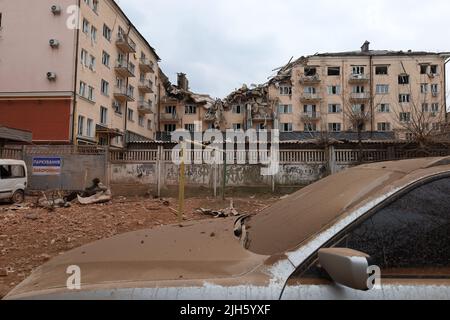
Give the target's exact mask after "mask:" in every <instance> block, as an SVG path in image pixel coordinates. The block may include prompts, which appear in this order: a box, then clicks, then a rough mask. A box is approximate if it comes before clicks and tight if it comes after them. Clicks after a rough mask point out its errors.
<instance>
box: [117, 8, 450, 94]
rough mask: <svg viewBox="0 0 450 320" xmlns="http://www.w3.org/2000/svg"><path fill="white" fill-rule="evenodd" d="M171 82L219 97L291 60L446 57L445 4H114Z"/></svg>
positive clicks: (448, 40)
mask: <svg viewBox="0 0 450 320" xmlns="http://www.w3.org/2000/svg"><path fill="white" fill-rule="evenodd" d="M118 2H119V4H120V5H121V7H122V8H123V9H124V11H125V12H126V13H127V15H128V16H129V18H130V19H131V20H132V21H133V23H134V24H135V25H136V27H137V28H138V29H139V30H140V31H141V32H142V34H143V35H144V36H145V37H146V38H147V40H148V41H149V42H150V44H151V45H152V46H154V47H155V49H156V51H157V53H158V54H159V56H160V57H161V59H162V61H161V67H162V69H163V71H164V72H165V73H166V74H167V75H168V76H169V78H170V79H171V81H172V82H176V73H177V72H185V73H187V75H188V77H189V81H190V87H191V89H192V90H194V91H196V92H200V93H208V94H211V95H212V96H213V97H221V98H222V97H224V96H226V95H227V94H228V93H230V92H231V91H232V90H234V89H235V88H238V87H241V86H242V84H243V83H246V84H249V85H250V84H252V83H263V82H265V81H266V80H267V77H269V76H270V75H271V74H272V70H273V69H274V68H276V67H279V66H281V65H284V64H285V63H286V62H288V60H289V59H290V58H291V57H292V56H294V57H295V58H297V57H300V56H302V55H309V54H314V53H317V52H333V51H347V50H357V49H359V48H360V47H361V45H362V43H363V42H364V41H365V40H369V41H370V42H371V48H372V49H393V50H408V49H412V50H427V51H450V36H449V35H450V32H449V31H448V28H449V27H448V25H449V14H450V1H448V0H427V1H423V0H395V1H391V0H370V1H369V0H354V1H351V0H339V1H336V0H310V1H300V0H276V1H275V0H272V1H266V0H119V1H118Z"/></svg>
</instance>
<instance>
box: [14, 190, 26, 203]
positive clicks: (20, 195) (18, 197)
mask: <svg viewBox="0 0 450 320" xmlns="http://www.w3.org/2000/svg"><path fill="white" fill-rule="evenodd" d="M24 200H25V193H24V192H23V191H22V190H17V191H16V192H14V194H13V196H12V201H13V202H14V203H22V202H23V201H24Z"/></svg>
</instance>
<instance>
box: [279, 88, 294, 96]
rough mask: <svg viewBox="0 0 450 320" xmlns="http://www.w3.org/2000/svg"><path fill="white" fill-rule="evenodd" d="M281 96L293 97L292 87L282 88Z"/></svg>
mask: <svg viewBox="0 0 450 320" xmlns="http://www.w3.org/2000/svg"><path fill="white" fill-rule="evenodd" d="M280 95H282V96H290V95H292V86H281V87H280Z"/></svg>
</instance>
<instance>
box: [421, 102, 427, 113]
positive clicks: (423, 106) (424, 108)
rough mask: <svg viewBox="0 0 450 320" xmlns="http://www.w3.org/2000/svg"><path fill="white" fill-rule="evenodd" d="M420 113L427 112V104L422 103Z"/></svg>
mask: <svg viewBox="0 0 450 320" xmlns="http://www.w3.org/2000/svg"><path fill="white" fill-rule="evenodd" d="M422 112H428V103H422Z"/></svg>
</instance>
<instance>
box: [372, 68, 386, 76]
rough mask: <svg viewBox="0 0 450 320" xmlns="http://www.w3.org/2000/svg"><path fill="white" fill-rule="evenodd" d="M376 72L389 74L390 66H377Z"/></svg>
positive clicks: (377, 73)
mask: <svg viewBox="0 0 450 320" xmlns="http://www.w3.org/2000/svg"><path fill="white" fill-rule="evenodd" d="M375 74H376V75H387V74H388V66H376V67H375Z"/></svg>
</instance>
